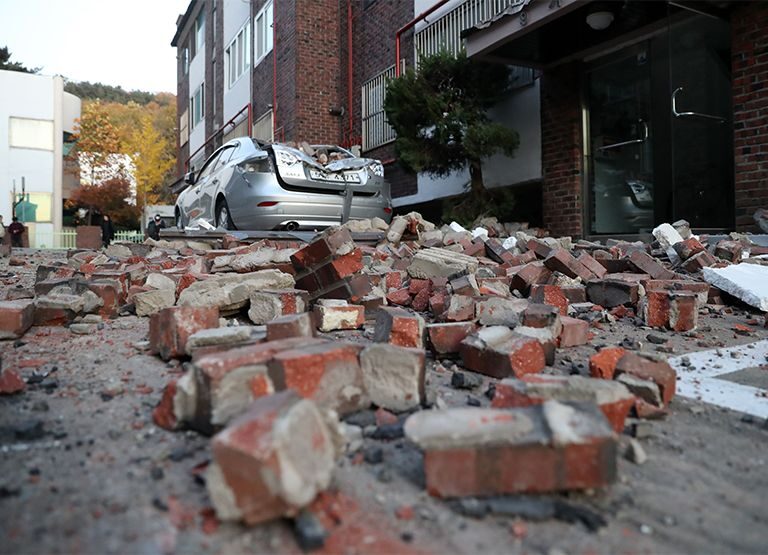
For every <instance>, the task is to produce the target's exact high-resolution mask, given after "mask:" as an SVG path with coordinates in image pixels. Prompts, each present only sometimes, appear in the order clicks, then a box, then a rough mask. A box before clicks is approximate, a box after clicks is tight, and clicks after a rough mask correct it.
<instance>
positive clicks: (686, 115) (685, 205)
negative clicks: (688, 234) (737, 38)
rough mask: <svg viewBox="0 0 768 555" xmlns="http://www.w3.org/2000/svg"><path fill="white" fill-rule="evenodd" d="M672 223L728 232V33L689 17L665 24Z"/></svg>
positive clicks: (721, 24)
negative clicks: (685, 222)
mask: <svg viewBox="0 0 768 555" xmlns="http://www.w3.org/2000/svg"><path fill="white" fill-rule="evenodd" d="M668 44H669V90H670V91H671V93H670V100H669V104H670V110H669V114H670V119H671V138H672V148H671V149H670V152H671V153H672V164H671V165H672V168H671V170H672V181H673V184H674V186H673V189H672V214H671V215H670V218H671V220H672V221H674V220H676V219H680V218H684V219H686V220H688V221H689V222H690V223H691V226H692V227H695V228H696V229H700V230H704V229H711V230H727V229H732V226H733V223H734V208H733V201H734V194H733V156H734V151H733V128H732V121H733V118H732V107H731V57H730V29H729V25H728V23H727V22H725V21H722V20H719V19H715V18H713V17H707V16H702V15H699V16H694V17H692V18H690V19H687V20H685V21H684V22H682V23H679V24H676V25H670V30H669V35H668Z"/></svg>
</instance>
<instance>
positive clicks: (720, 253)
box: [715, 240, 744, 262]
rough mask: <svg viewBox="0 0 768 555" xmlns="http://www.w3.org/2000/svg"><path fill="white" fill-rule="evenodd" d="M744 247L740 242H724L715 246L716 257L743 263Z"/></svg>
mask: <svg viewBox="0 0 768 555" xmlns="http://www.w3.org/2000/svg"><path fill="white" fill-rule="evenodd" d="M743 252H744V245H742V244H741V243H740V242H738V241H728V240H723V241H720V242H719V243H717V245H716V246H715V256H716V257H717V258H722V259H723V260H727V261H728V262H741V256H742V253H743Z"/></svg>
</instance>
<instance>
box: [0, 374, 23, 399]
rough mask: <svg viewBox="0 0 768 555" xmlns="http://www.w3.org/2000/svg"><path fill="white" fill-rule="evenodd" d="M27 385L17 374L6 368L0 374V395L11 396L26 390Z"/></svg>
mask: <svg viewBox="0 0 768 555" xmlns="http://www.w3.org/2000/svg"><path fill="white" fill-rule="evenodd" d="M26 387H27V384H26V382H24V380H23V379H21V376H19V374H18V372H16V371H15V370H11V369H10V368H7V369H5V370H3V371H2V372H0V395H13V394H14V393H19V392H20V391H24V389H26Z"/></svg>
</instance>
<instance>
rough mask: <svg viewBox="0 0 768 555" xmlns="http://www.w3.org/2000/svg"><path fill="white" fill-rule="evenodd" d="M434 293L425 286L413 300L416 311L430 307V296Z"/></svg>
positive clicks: (412, 304)
mask: <svg viewBox="0 0 768 555" xmlns="http://www.w3.org/2000/svg"><path fill="white" fill-rule="evenodd" d="M431 295H432V293H431V292H430V290H429V289H428V288H426V287H425V288H424V289H422V290H421V291H419V292H418V293H416V296H415V297H413V300H411V308H412V309H413V310H415V311H416V312H424V311H426V310H427V308H428V307H429V298H430V296H431Z"/></svg>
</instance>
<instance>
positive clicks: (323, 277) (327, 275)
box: [313, 249, 363, 287]
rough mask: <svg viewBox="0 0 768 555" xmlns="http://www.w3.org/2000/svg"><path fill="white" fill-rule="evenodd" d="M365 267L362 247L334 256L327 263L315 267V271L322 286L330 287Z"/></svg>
mask: <svg viewBox="0 0 768 555" xmlns="http://www.w3.org/2000/svg"><path fill="white" fill-rule="evenodd" d="M362 269H363V254H362V251H361V250H360V249H355V250H353V251H352V252H350V253H348V254H345V255H342V256H337V257H334V258H333V259H331V260H329V261H328V262H326V263H325V264H323V265H322V266H319V267H315V268H314V269H313V272H314V274H315V278H316V279H317V282H318V284H319V285H320V287H328V286H330V285H332V284H334V283H336V282H337V281H339V280H341V279H344V278H346V277H350V276H353V275H355V274H356V273H357V272H359V271H360V270H362Z"/></svg>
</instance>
